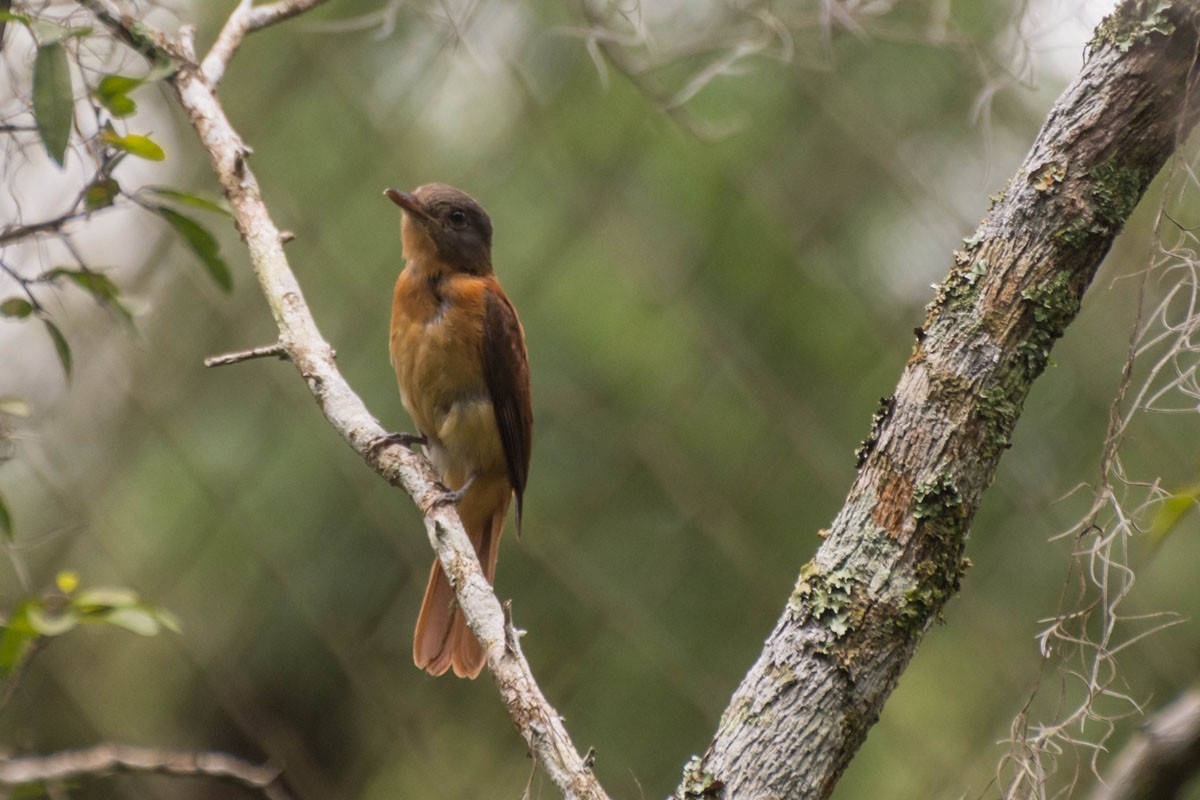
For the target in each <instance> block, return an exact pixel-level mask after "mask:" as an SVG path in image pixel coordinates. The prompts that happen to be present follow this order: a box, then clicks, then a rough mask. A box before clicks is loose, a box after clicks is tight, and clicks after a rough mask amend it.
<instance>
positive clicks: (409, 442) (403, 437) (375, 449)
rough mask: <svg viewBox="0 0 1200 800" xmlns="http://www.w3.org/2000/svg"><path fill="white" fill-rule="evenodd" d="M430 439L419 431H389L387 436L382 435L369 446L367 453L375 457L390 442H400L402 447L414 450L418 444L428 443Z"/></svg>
mask: <svg viewBox="0 0 1200 800" xmlns="http://www.w3.org/2000/svg"><path fill="white" fill-rule="evenodd" d="M428 443H429V440H428V439H426V438H425V437H424V436H422V435H420V434H419V433H389V434H387V435H386V436H380V437H379V438H378V439H376V440H375V441H373V442H371V445H370V446H369V447H368V448H367V455H368V456H370V457H372V458H374V457H375V456H376V455H377V454H378V453H379V451H380V450H381V449H383V448H385V447H387V446H388V445H390V444H398V445H401V446H402V447H407V448H408V449H409V450H412V449H413V448H414V447H416V446H417V445H424V444H428Z"/></svg>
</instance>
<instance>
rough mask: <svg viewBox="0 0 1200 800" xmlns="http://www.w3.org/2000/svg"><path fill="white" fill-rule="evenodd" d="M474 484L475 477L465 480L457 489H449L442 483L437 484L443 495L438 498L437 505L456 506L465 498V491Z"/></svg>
mask: <svg viewBox="0 0 1200 800" xmlns="http://www.w3.org/2000/svg"><path fill="white" fill-rule="evenodd" d="M474 482H475V476H474V475H472V476H471V477H470V478H467V482H466V483H464V484H463V485H462V486H460V487H459V488H457V489H451V488H450V487H448V486H446V485H445V484H444V483H438V488H439V489H441V490H442V491H443V494H442V496H441V497H440V498H438V505H447V506H456V505H458V504H459V503H461V502H462V499H463V498H464V497H466V496H467V489H470V488H471V484H472V483H474Z"/></svg>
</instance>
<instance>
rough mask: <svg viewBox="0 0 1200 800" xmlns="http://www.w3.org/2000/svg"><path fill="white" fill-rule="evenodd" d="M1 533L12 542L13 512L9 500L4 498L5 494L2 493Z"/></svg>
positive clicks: (0, 507) (0, 508) (0, 504)
mask: <svg viewBox="0 0 1200 800" xmlns="http://www.w3.org/2000/svg"><path fill="white" fill-rule="evenodd" d="M0 533H2V534H4V538H5V539H8V540H9V541H10V542H11V541H12V540H13V533H14V531H13V519H12V512H10V511H9V510H8V501H7V500H5V499H4V495H3V494H0Z"/></svg>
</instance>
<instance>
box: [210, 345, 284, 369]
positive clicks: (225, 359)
mask: <svg viewBox="0 0 1200 800" xmlns="http://www.w3.org/2000/svg"><path fill="white" fill-rule="evenodd" d="M255 358H279V359H282V360H284V361H286V360H287V358H288V352H287V350H285V349H284V347H283V345H281V344H279V343H276V344H267V345H263V346H262V347H255V348H252V349H250V350H241V351H239V352H237V353H223V354H221V355H219V356H209V357H208V358H206V359H204V366H206V367H224V366H228V365H229V364H240V363H241V362H243V361H250V360H252V359H255Z"/></svg>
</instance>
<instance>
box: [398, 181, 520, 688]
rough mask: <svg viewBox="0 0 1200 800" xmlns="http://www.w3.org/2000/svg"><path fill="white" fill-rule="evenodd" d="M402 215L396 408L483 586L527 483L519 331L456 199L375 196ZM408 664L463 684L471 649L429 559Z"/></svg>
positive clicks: (436, 187)
mask: <svg viewBox="0 0 1200 800" xmlns="http://www.w3.org/2000/svg"><path fill="white" fill-rule="evenodd" d="M384 194H385V195H387V197H388V198H390V199H391V200H392V202H394V203H395V204H396V205H398V206H400V207H401V208H402V209H404V215H403V220H402V222H401V225H400V238H401V241H402V243H403V255H404V258H405V260H406V262H407V263H406V265H405V267H404V271H403V272H401V273H400V277H399V278H398V279H397V280H396V290H395V294H394V295H393V299H392V325H391V342H390V351H391V357H392V366H393V367H394V368H395V370H396V378H397V380H398V381H399V383H400V400H401V402H403V403H404V408H405V409H406V410H407V411H408V413H409V415H410V416H411V417H412V419H413V422H414V423H415V424H416V426H417V432H418V434H419V435H420V436H421V437H423V438H424V442H423V444H424V447H425V451H426V453H427V454H428V455H429V459H430V461H432V462H433V465H434V467H435V468H436V469H437V471H438V473H439V474H440V475H441V479H442V483H444V484H445V485H446V487H447V488H449V489H450V490H452V491H454V492H457V493H460V494H461V497H460V498H459V499H458V514H459V517H460V518H461V519H462V523H463V526H464V527H465V528H466V530H467V533H468V534H469V535H470V537H471V542H472V544H474V545H475V552H476V554H477V555H478V556H479V561H480V563H481V564H482V565H483V571H484V574H485V575H486V576H487V579H488V581H489V582H491V581H492V579H493V577H494V575H495V573H496V555H497V551H498V549H499V546H500V534H501V533H502V532H503V530H504V517H505V515H506V513H507V511H508V506H509V503H510V502H511V500H512V498H513V495H514V494H515V495H516V498H517V511H516V519H517V532H518V534H519V533H520V531H521V498H522V495H523V494H524V491H525V478H526V476H527V475H528V474H529V455H530V450H531V448H532V444H533V411H532V407H531V404H530V394H529V361H528V357H527V355H526V352H525V332H524V330H523V329H522V327H521V321H520V320H519V319H518V318H517V312H516V310H515V309H514V308H513V306H512V303H510V302H509V300H508V297H506V296H505V294H504V290H503V289H501V288H500V284H499V283H498V282H497V281H496V277H495V274H494V273H493V271H492V221H491V220H490V219H489V218H488V215H487V213H486V212H485V211H484V210H483V208H482V207H480V205H479V203H477V202H475V200H474V199H473V198H472V197H471V196H470V195H468V194H467V193H466V192H462V191H459V190H458V189H455V188H453V187H451V186H447V185H445V184H442V183H430V184H426V185H424V186H421V187H418V188H417V189H416V190H415V191H414V192H412V193H411V194H409V193H407V192H400V191H397V190H395V189H388V190H387V191H385V192H384ZM413 661H414V662H415V663H416V665H417V666H418V667H421V668H422V669H425V670H428V672H429V673H430V674H431V675H441V674H442V673H444V672H445V671H446V670H447V669H450V668H453V669H454V674H455V675H458V676H459V677H468V678H474V677H476V676H477V675H479V672H480V670H482V669H483V665H484V653H483V648H482V647H481V646H480V645H479V641H478V640H477V639H476V638H475V634H474V633H472V632H471V629H470V628H468V627H467V624H466V621H465V620H464V619H463V615H462V612H461V611H460V610H459V608H458V606H457V604H456V603H455V599H454V591H453V590H452V589H451V588H450V584H449V582H448V581H447V580H446V575H445V573H444V572H442V568H441V565H440V564H439V563H438V562H437V559H434V562H433V568H432V569H431V570H430V573H429V585H428V586H427V587H426V589H425V600H424V602H422V604H421V613H420V616H418V617H417V629H416V633H415V634H414V636H413Z"/></svg>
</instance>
